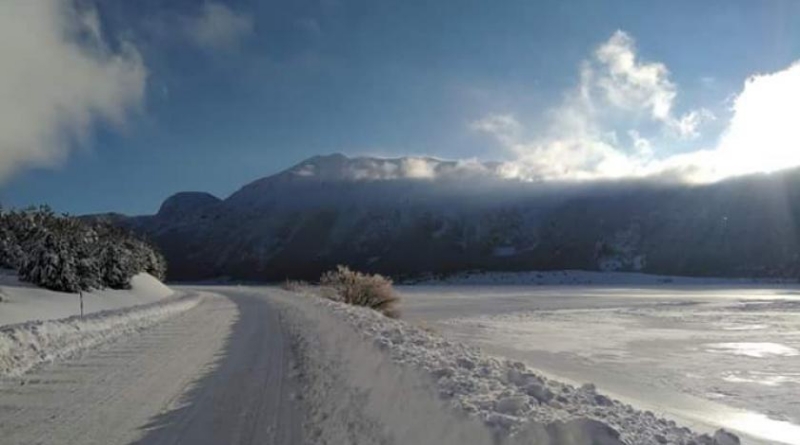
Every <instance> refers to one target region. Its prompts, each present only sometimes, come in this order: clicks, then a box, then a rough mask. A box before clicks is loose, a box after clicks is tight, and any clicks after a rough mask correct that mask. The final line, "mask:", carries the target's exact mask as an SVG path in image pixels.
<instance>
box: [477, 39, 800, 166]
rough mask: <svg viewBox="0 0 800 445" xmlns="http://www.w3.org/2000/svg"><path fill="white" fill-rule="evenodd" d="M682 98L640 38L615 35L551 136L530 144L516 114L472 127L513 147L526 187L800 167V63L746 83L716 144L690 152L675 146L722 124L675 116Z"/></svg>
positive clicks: (594, 59) (551, 119) (562, 107)
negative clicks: (643, 50) (643, 52)
mask: <svg viewBox="0 0 800 445" xmlns="http://www.w3.org/2000/svg"><path fill="white" fill-rule="evenodd" d="M678 92H679V90H678V86H677V85H676V84H675V83H674V82H673V81H672V80H671V79H670V75H669V70H668V68H667V66H666V65H664V64H663V63H660V62H649V61H643V60H641V58H640V57H639V56H638V54H637V52H636V46H635V41H634V39H633V37H631V36H630V35H628V34H626V33H625V32H622V31H617V32H615V33H614V34H613V35H612V36H611V37H610V38H609V39H608V40H607V41H606V42H604V43H603V44H601V45H599V46H598V47H597V49H596V50H595V51H594V52H593V54H592V56H591V57H590V58H589V59H587V60H585V61H584V62H583V63H582V65H581V68H580V80H579V82H578V84H577V85H576V86H575V87H574V88H573V89H572V90H570V91H568V92H567V93H566V94H565V95H564V98H563V100H562V102H561V103H560V104H559V105H558V106H556V107H554V108H552V109H550V110H548V113H547V119H548V120H547V125H546V127H545V128H546V129H545V131H544V132H543V133H541V134H537V135H535V136H534V137H529V136H527V134H526V126H525V125H524V123H523V122H520V121H519V120H518V119H517V117H516V116H515V115H514V114H513V113H499V114H489V115H487V116H485V117H484V118H482V119H479V120H477V121H475V122H473V123H472V124H471V125H470V128H471V129H473V130H476V131H479V132H483V133H487V134H489V135H491V136H492V137H493V138H494V139H496V141H497V142H498V143H499V144H500V145H501V146H503V147H504V148H505V149H507V150H508V151H509V152H510V153H511V154H512V156H513V157H514V161H513V162H510V163H509V165H508V168H507V169H506V171H507V172H509V174H511V175H513V176H516V177H520V178H523V179H542V180H551V179H563V180H592V179H608V178H626V177H647V176H658V177H669V178H673V179H678V180H689V181H695V182H707V181H714V180H718V179H721V178H725V177H729V176H735V175H742V174H747V173H754V172H769V171H774V170H777V169H781V168H788V167H792V166H797V165H800V149H798V148H797V147H800V131H798V127H797V125H795V124H794V120H795V117H796V116H799V115H800V108H798V107H800V105H799V104H800V62H797V63H795V64H793V65H792V66H790V67H788V68H786V69H785V70H782V71H779V72H776V73H771V74H758V75H754V76H752V77H750V78H749V79H747V80H746V82H745V85H744V87H743V89H742V91H741V92H740V93H739V94H737V95H736V96H735V99H734V100H733V107H732V109H731V112H732V117H731V119H730V121H729V122H728V124H727V126H726V127H725V129H724V130H723V132H722V133H721V135H720V136H719V137H718V139H717V141H716V142H714V143H713V145H710V146H709V145H699V146H697V145H696V146H694V147H692V149H691V150H689V151H684V152H681V151H677V150H674V149H673V146H675V145H678V144H679V143H683V144H685V143H687V141H692V140H695V139H697V138H698V137H699V136H700V133H701V130H702V127H703V124H705V123H707V122H709V121H711V120H715V119H716V116H714V114H713V113H712V112H711V111H709V110H708V109H705V108H698V109H692V110H688V111H686V112H684V113H682V114H679V113H677V112H676V110H675V108H676V107H675V103H676V99H677V97H678Z"/></svg>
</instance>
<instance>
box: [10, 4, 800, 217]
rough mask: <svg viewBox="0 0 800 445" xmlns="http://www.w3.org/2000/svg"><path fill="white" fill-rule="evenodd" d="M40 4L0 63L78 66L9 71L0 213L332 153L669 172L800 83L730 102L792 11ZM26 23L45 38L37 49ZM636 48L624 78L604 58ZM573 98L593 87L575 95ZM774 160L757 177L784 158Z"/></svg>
mask: <svg viewBox="0 0 800 445" xmlns="http://www.w3.org/2000/svg"><path fill="white" fill-rule="evenodd" d="M41 3H43V4H51V6H50V7H41V8H37V9H36V10H32V9H31V8H28V7H27V6H25V1H24V0H10V1H9V2H8V5H5V4H4V6H0V9H3V8H10V9H9V10H8V11H0V15H3V16H5V17H6V20H9V17H14V18H15V21H17V22H23V23H24V22H25V21H33V22H36V24H35V26H34V25H33V24H31V25H30V26H24V27H18V28H19V29H20V30H19V31H18V33H19V34H20V35H14V34H9V33H12V32H14V30H9V28H10V27H8V26H6V27H5V29H6V31H0V32H2V33H6V34H5V35H0V37H3V40H6V41H11V42H12V43H5V44H3V45H4V46H2V47H0V58H3V57H12V58H13V57H16V59H11V60H14V61H17V60H20V61H21V62H19V63H22V64H24V63H27V60H28V58H27V57H26V56H25V55H24V54H25V53H27V52H30V53H34V52H36V53H39V52H47V51H51V50H52V51H54V54H55V52H56V51H61V53H63V54H64V58H63V62H62V63H63V64H64V65H69V66H70V67H73V66H74V67H75V69H72V68H65V69H63V70H62V67H61V66H60V65H58V64H56V63H55V62H42V63H41V64H39V65H34V66H31V67H30V68H29V70H30V71H26V70H23V69H22V68H21V69H20V72H19V73H17V77H16V78H13V77H12V79H11V81H8V79H7V77H8V76H7V75H4V74H2V72H1V71H2V69H0V97H2V94H3V92H4V91H10V92H11V93H9V94H12V93H14V92H19V91H20V90H22V91H23V92H24V94H22V95H20V94H14V95H12V97H11V98H6V100H5V101H4V102H5V105H4V106H2V108H0V119H6V120H8V121H14V120H15V119H14V116H21V117H20V118H19V119H20V120H21V121H24V122H23V124H14V126H13V127H12V126H11V125H12V124H10V123H9V124H8V125H9V131H10V132H11V133H12V134H16V133H15V132H19V133H20V135H19V137H18V138H16V139H10V142H8V144H10V145H11V146H12V148H11V149H5V148H0V150H8V153H3V152H0V156H2V157H0V161H3V162H4V163H6V165H7V168H6V169H5V170H3V169H2V168H0V202H2V203H3V204H4V205H12V206H23V205H28V204H38V203H49V204H51V205H52V206H53V207H54V208H56V209H57V210H59V211H67V212H71V213H86V212H101V211H121V212H126V213H131V214H138V213H151V212H154V211H155V210H157V208H158V205H159V204H160V203H161V201H162V200H163V199H164V198H166V197H167V196H168V195H170V194H172V193H174V192H177V191H182V190H204V191H209V192H211V193H214V194H216V195H218V196H220V197H225V196H227V195H228V194H230V193H231V192H233V191H235V190H236V189H237V188H238V187H240V186H242V185H243V184H245V183H246V182H249V181H251V180H253V179H256V178H259V177H263V176H266V175H269V174H272V173H275V172H277V171H280V170H282V169H284V168H286V167H289V166H291V165H293V164H295V163H297V162H299V161H301V160H303V159H305V158H307V157H310V156H313V155H316V154H326V153H332V152H342V153H345V154H350V155H362V154H370V155H381V156H402V155H432V156H438V157H444V158H455V159H469V158H477V159H480V160H502V161H509V162H518V163H519V165H521V166H522V167H521V171H524V172H525V174H526V175H529V176H530V175H532V176H534V177H537V178H543V179H548V178H552V177H561V176H564V175H566V176H565V177H569V175H573V176H574V177H576V178H585V177H604V176H626V175H631V174H651V173H662V172H663V171H666V169H667V168H668V167H669V168H672V167H674V166H675V165H677V164H680V165H681V166H682V167H683V166H685V161H684V160H683V158H675V157H674V155H676V154H681V153H692V152H695V151H697V152H704V153H705V152H708V153H712V154H713V153H714V151H715V150H718V149H721V148H720V147H722V148H725V147H728V146H731V147H733V146H737V145H736V144H737V143H738V144H739V145H741V144H742V142H737V143H734V142H725V141H721V139H726V138H725V137H723V135H725V134H728V133H732V134H734V136H736V135H739V136H736V137H738V139H737V141H748V142H752V141H753V140H756V141H758V140H759V139H758V138H759V136H758V135H751V134H750V133H747V134H745V135H744V136H742V134H744V133H743V131H744V130H741V128H752V127H753V124H752V119H754V118H748V116H753V115H759V116H760V115H762V114H763V113H762V112H760V111H758V112H757V111H752V110H753V108H752V107H754V105H748V106H750V108H749V110H751V111H742V110H741V109H742V108H744V106H745V105H747V104H751V103H757V104H763V103H767V104H771V103H773V102H775V101H776V100H778V101H780V100H781V99H780V98H781V97H782V96H786V95H787V94H788V96H786V97H787V98H786V100H789V98H791V97H792V96H791V94H794V93H795V92H796V91H800V90H796V89H794V88H793V87H794V85H795V83H793V82H794V79H795V78H796V76H790V75H788V74H787V75H786V76H784V77H781V78H779V80H780V79H784V78H785V79H786V82H777V81H776V82H773V83H774V84H775V86H774V88H772V87H769V84H768V83H767V82H762V83H758V80H756V81H754V82H753V88H752V90H753V92H752V94H750V95H749V96H753V98H752V99H748V98H745V99H748V100H745V99H743V100H742V101H740V103H741V104H740V105H741V106H738V107H737V106H736V105H737V103H739V102H737V101H736V100H737V98H740V97H743V96H745V95H744V94H743V90H744V85H745V81H746V80H747V79H748V78H751V76H767V75H770V74H774V73H783V72H786V71H787V70H788V69H789V67H790V66H792V64H793V63H794V62H795V61H797V60H800V2H797V1H796V0H786V1H775V0H762V1H736V0H724V1H723V0H720V1H702V2H698V1H669V2H667V1H641V0H629V1H598V0H591V1H570V2H565V1H538V2H533V1H529V0H525V1H517V0H508V1H503V2H488V1H470V0H459V1H440V2H423V1H387V0H370V1H345V0H321V1H254V0H253V1H250V0H238V1H223V0H215V1H213V2H212V1H205V2H204V1H197V0H194V1H188V0H181V1H176V0H170V1H166V0H138V1H135V2H131V1H125V0H105V1H103V2H98V3H92V2H89V1H80V2H77V3H75V4H74V5H72V4H70V5H68V6H67V7H59V6H53V5H57V2H55V1H54V0H48V1H43V2H41ZM15 8H17V9H15ZM48 8H49V9H48ZM29 9H31V10H29ZM0 20H2V19H0ZM40 22H41V23H40ZM2 25H3V24H2V23H0V28H3V26H2ZM36 26H42V27H50V28H53V35H52V38H51V39H49V40H47V41H41V42H37V41H33V40H36V39H29V37H30V36H29V35H26V32H30V31H29V30H30V29H36ZM76 29H77V30H78V31H75V30H76ZM26 30H28V31H26ZM65 30H66V31H65ZM26 39H29V40H32V42H30V43H19V42H22V41H26V42H27V40H26ZM41 40H45V39H41ZM28 44H29V45H30V46H29V47H26V46H25V45H28ZM46 45H49V46H47V48H44V46H46ZM98 48H99V49H98ZM603 48H604V49H605V50H602V49H603ZM603 51H605V52H603ZM601 52H602V54H605V56H603V55H602V54H601ZM61 53H58V54H61ZM630 54H633V55H634V56H635V62H634V64H633V66H627V67H625V66H622V65H615V63H617V62H619V61H624V60H628V59H626V58H625V57H627V55H630ZM609 58H611V59H613V60H611V59H609ZM49 59H52V57H51V58H49ZM49 59H48V60H49ZM84 59H85V60H84ZM58 60H61V59H58ZM73 64H74V65H73ZM109 67H112V68H114V69H109ZM614 67H621V68H619V70H617V71H614V70H615V68H614ZM659 67H660V68H659ZM33 70H37V71H36V72H37V73H38V75H35V76H32V75H31V73H32V72H33ZM64 72H66V73H73V72H74V73H75V74H74V76H75V78H74V80H72V81H70V80H64V79H66V78H67V77H66V76H67V75H65V74H63V73H64ZM586 73H590V75H591V79H592V80H586V79H585V78H584V77H582V74H583V75H584V76H586V75H587V74H586ZM650 75H652V78H651V77H649V76H650ZM12 76H13V74H12ZM92 76H96V79H95V77H92ZM81 79H93V80H92V82H91V83H89V85H88V86H87V85H85V82H83V81H81ZM120 79H122V80H120ZM751 79H760V78H758V77H757V78H751ZM776 79H778V78H776ZM3 82H6V84H7V85H13V88H12V87H11V86H7V87H6V88H5V89H3V86H2V84H3ZM36 82H41V85H46V86H47V87H46V88H45V87H42V86H41V85H40V84H37V83H36ZM609 82H614V84H613V85H611V86H609ZM632 82H633V83H632ZM762 84H764V85H766V86H764V87H763V88H761V87H760V85H762ZM94 85H96V86H97V88H94V87H93V86H94ZM787 85H788V86H787ZM583 87H587V88H588V89H590V90H591V91H593V93H591V94H592V95H594V96H593V97H592V98H590V99H586V98H583V99H578V96H579V95H580V94H579V93H578V92H579V91H580V90H582V89H583ZM757 87H758V88H757ZM48 88H49V89H48ZM50 89H53V90H55V91H50ZM775 89H777V90H778V93H773V90H775ZM42 91H44V92H42ZM64 91H75V93H71V95H70V96H68V98H69V102H68V105H63V104H62V102H60V101H62V100H63V99H62V98H61V97H62V94H61V93H62V92H64ZM765 91H766V92H765ZM781 91H783V92H785V93H786V94H783V95H781V94H779V93H780V92H781ZM45 92H46V93H47V95H45ZM769 94H772V95H771V96H770V95H769ZM37 95H43V97H42V98H39V97H37ZM749 96H748V97H749ZM762 97H767V99H763V100H762V99H761V98H762ZM776 97H777V99H776ZM28 98H30V99H31V102H32V103H35V104H38V105H37V106H36V107H33V106H31V107H32V108H34V109H33V110H32V111H28V109H27V107H28V104H27V101H28ZM659 98H661V99H659ZM664 98H666V99H664ZM40 99H41V100H40ZM662 99H663V100H666V101H667V102H668V112H664V111H663V110H662V111H658V110H657V108H658V106H657V105H654V104H657V103H658V101H659V100H662ZM586 100H589V102H590V104H588V105H587V102H586ZM770 101H772V102H770ZM53 103H55V105H53ZM651 105H652V106H651ZM771 108H774V107H771ZM53 109H55V110H62V109H63V110H64V111H63V112H61V111H49V110H53ZM589 109H591V112H590V111H587V110H589ZM20 110H21V111H20ZM780 111H781V113H783V115H784V117H785V116H786V114H787V113H789V112H791V111H792V110H791V109H788V110H787V109H784V108H781V109H780ZM737 112H738V113H739V114H740V116H739V117H738V118H736V117H735V115H736V113H737ZM26 113H30V114H26ZM58 113H62V114H58ZM692 113H694V114H692ZM76 115H78V116H85V118H82V119H77V118H74V117H73V116H76ZM576 115H577V116H578V117H577V121H579V123H578V124H575V118H574V117H575V116H576ZM26 116H30V118H29V119H28V118H26ZM564 116H567V117H566V118H565V117H564ZM684 118H685V119H684ZM745 118H748V119H750V120H747V121H746V122H744V123H742V124H741V125H740V126H739V127H736V128H733V127H734V124H735V123H736V122H739V121H743V120H744V119H745ZM682 119H683V120H682ZM565 120H568V121H569V122H568V123H565ZM774 120H775V119H771V120H770V121H774ZM29 122H36V123H35V124H30V125H32V128H27V127H25V128H24V131H23V130H19V131H18V128H19V125H28V123H29ZM680 122H683V123H684V124H686V125H689V124H691V125H690V127H691V128H688V129H687V127H686V125H684V124H681V123H680ZM34 125H35V126H34ZM576 125H577V127H580V129H579V130H575V128H577V127H576ZM787 127H788V125H787ZM679 128H680V129H679ZM4 129H5V127H3V126H2V124H0V130H4ZM779 130H780V131H783V130H786V131H789V130H788V129H786V128H781V129H779ZM576 132H577V133H580V135H581V136H580V137H579V138H575V137H574V134H576ZM773 133H775V131H773ZM609 135H611V136H609ZM634 135H635V136H636V139H634ZM731 138H733V136H731V137H728V138H727V139H731ZM727 139H726V140H727ZM637 140H638V141H640V142H641V144H640V145H637V144H636V142H635V141H637ZM642 141H643V142H642ZM798 141H800V139H798ZM2 143H3V140H2V138H0V144H2ZM42 146H45V148H42ZM14 147H16V148H14ZM565 147H566V148H565ZM586 147H588V148H586ZM737 147H738V146H737ZM798 147H800V146H798ZM639 149H641V150H642V153H645V152H646V154H642V153H639V152H637V153H633V154H632V150H633V151H635V150H639ZM725 149H726V150H728V151H727V153H732V152H733V151H731V150H739V152H741V151H742V150H743V149H741V148H735V149H734V148H725ZM783 150H784V151H781V152H776V153H777V158H779V159H782V160H781V161H780V165H777V166H776V165H772V164H769V165H766V164H765V165H763V166H761V167H763V170H764V171H771V170H774V169H776V168H778V167H781V166H784V165H785V166H789V164H793V163H794V162H795V157H794V155H791V156H790V155H789V154H787V150H788V149H783ZM615 151H620V152H622V153H623V155H621V157H618V156H617V155H616V154H615ZM797 151H799V152H800V148H798V150H797ZM612 152H613V153H612ZM739 152H737V153H739ZM32 153H34V154H32ZM784 155H786V156H788V157H785V156H784ZM565 156H571V157H572V158H570V159H569V160H566V161H564V160H563V158H564V157H565ZM643 156H645V157H647V160H642V159H644V158H643ZM748 156H753V155H752V154H750V155H748ZM600 158H602V159H603V161H596V160H597V159H600ZM773 158H775V156H773ZM587 159H593V161H591V162H589V161H587ZM692 159H693V161H692V162H695V159H699V158H698V157H693V158H692ZM703 159H706V157H703ZM750 159H751V158H748V157H747V156H744V155H743V157H741V161H740V162H739V164H752V162H746V161H748V160H750ZM703 162H706V164H714V161H703ZM545 164H546V165H545ZM717 164H718V163H717ZM553 165H557V166H558V168H552V166H553ZM715 165H716V164H715ZM737 168H738V170H737ZM725 171H726V172H745V170H741V168H739V165H738V164H737V165H736V166H731V167H730V168H728V169H727V170H725ZM726 174H727V173H719V175H718V176H725V175H726Z"/></svg>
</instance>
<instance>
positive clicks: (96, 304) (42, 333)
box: [0, 270, 199, 376]
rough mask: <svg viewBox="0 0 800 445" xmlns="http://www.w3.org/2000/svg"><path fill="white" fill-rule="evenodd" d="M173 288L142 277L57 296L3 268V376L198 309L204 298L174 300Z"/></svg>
mask: <svg viewBox="0 0 800 445" xmlns="http://www.w3.org/2000/svg"><path fill="white" fill-rule="evenodd" d="M172 294H173V291H172V289H170V288H169V287H167V286H165V285H164V284H163V283H161V282H160V281H158V280H157V279H155V278H153V277H152V276H150V275H148V274H146V273H141V274H139V275H136V276H135V277H133V278H132V279H131V289H128V290H110V289H107V290H97V291H93V292H85V293H84V294H83V305H84V313H85V314H86V315H85V316H84V317H80V297H79V296H78V295H77V294H69V293H63V292H53V291H50V290H47V289H42V288H39V287H36V286H33V285H30V284H28V283H22V282H20V281H19V280H18V279H17V277H16V274H15V273H14V272H12V271H7V270H0V300H2V301H0V376H17V375H20V374H23V373H25V372H26V371H28V370H29V369H31V368H33V367H34V366H37V365H39V364H41V363H44V362H49V361H52V360H55V359H58V358H64V357H68V356H70V355H72V354H74V353H76V352H78V351H81V350H83V349H87V348H90V347H92V346H95V345H98V344H100V343H104V342H106V341H108V340H111V339H113V338H117V337H120V336H122V335H126V334H129V333H132V332H135V331H138V330H140V329H143V328H145V327H148V326H151V325H153V324H155V323H157V322H159V321H161V320H164V319H166V318H168V317H170V316H172V315H175V314H177V313H180V312H182V311H185V310H187V309H189V308H192V307H194V306H195V305H196V304H197V303H198V301H199V297H198V296H196V295H193V296H184V297H174V298H168V297H170V296H171V295H172Z"/></svg>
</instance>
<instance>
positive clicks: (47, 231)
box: [0, 207, 166, 292]
mask: <svg viewBox="0 0 800 445" xmlns="http://www.w3.org/2000/svg"><path fill="white" fill-rule="evenodd" d="M0 267H5V268H13V269H17V271H18V272H19V276H20V279H22V280H24V281H28V282H31V283H34V284H36V285H39V286H42V287H46V288H48V289H53V290H58V291H65V292H77V291H79V290H90V289H98V288H104V287H111V288H114V289H123V288H127V287H130V279H131V277H133V276H134V275H136V274H137V273H140V272H148V273H150V274H152V275H154V276H156V277H158V278H160V279H163V278H164V276H165V274H166V263H165V261H164V258H163V256H161V254H160V253H159V252H158V251H156V250H155V249H153V247H152V246H150V245H149V244H148V243H146V242H145V241H143V240H141V239H139V238H137V237H135V236H133V235H132V234H131V233H130V232H128V231H126V230H123V229H121V228H119V227H115V226H113V225H110V224H107V223H103V222H99V221H87V220H82V219H80V218H75V217H70V216H68V215H56V214H55V213H54V212H53V211H52V210H50V209H49V208H47V207H40V208H31V209H26V210H22V211H4V210H2V209H0Z"/></svg>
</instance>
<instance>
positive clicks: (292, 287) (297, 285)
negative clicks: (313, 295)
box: [281, 280, 308, 292]
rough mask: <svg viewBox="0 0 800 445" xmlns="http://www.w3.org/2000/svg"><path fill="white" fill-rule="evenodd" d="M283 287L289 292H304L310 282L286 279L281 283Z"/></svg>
mask: <svg viewBox="0 0 800 445" xmlns="http://www.w3.org/2000/svg"><path fill="white" fill-rule="evenodd" d="M281 289H283V290H287V291H289V292H303V291H305V290H306V289H308V283H306V282H305V281H297V280H286V281H284V282H283V283H281Z"/></svg>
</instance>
